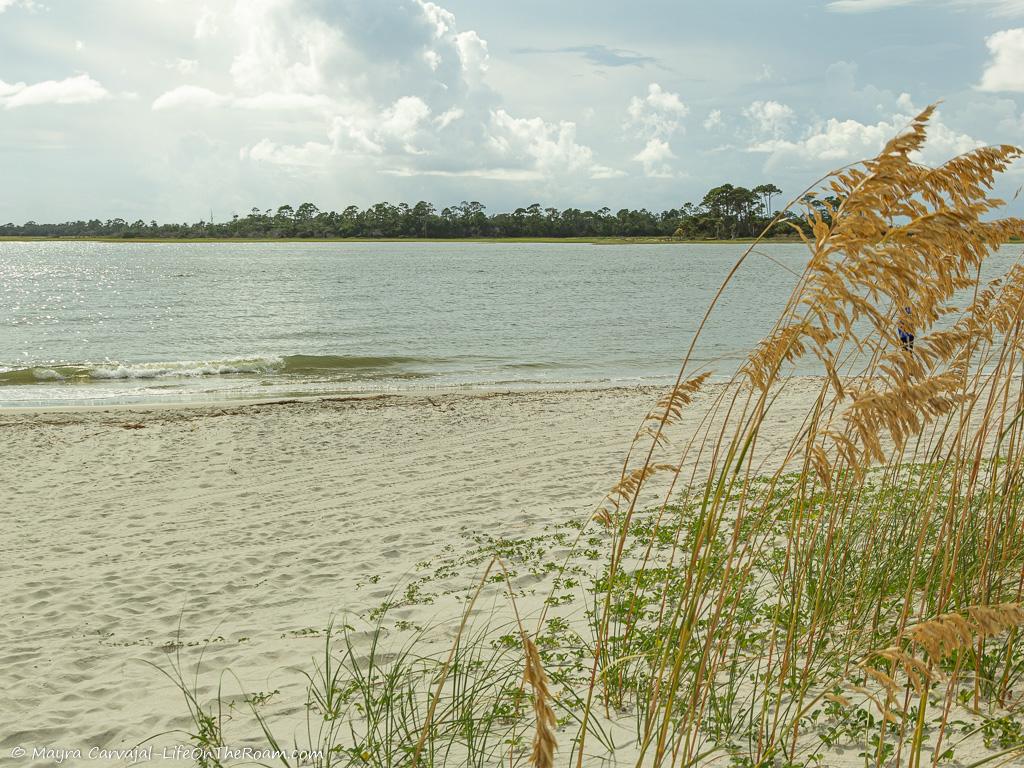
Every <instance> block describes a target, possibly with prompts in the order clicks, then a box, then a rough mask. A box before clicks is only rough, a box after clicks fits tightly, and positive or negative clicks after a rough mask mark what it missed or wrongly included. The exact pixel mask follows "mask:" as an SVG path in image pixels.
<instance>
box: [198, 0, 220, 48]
mask: <svg viewBox="0 0 1024 768" xmlns="http://www.w3.org/2000/svg"><path fill="white" fill-rule="evenodd" d="M219 31H220V17H219V16H218V15H217V12H216V11H214V10H213V9H212V8H208V7H206V6H204V7H203V9H202V10H201V11H200V12H199V17H198V18H197V19H196V26H195V30H194V31H193V33H192V34H193V36H194V37H195V39H196V40H205V39H206V38H208V37H214V36H215V35H216V34H217V33H218V32H219Z"/></svg>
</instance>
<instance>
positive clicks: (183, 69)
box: [164, 59, 199, 75]
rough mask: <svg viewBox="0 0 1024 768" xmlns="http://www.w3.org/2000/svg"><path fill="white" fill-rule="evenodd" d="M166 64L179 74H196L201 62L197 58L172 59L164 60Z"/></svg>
mask: <svg viewBox="0 0 1024 768" xmlns="http://www.w3.org/2000/svg"><path fill="white" fill-rule="evenodd" d="M164 66H165V67H166V68H167V69H173V70H174V71H175V72H177V73H178V74H179V75H194V74H195V73H196V72H198V71H199V62H198V61H196V60H195V59H171V60H169V61H166V62H164Z"/></svg>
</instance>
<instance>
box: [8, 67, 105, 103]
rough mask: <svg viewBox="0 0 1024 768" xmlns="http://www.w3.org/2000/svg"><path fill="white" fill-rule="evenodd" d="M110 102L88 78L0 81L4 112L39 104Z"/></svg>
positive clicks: (100, 89) (85, 76)
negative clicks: (27, 81) (30, 81)
mask: <svg viewBox="0 0 1024 768" xmlns="http://www.w3.org/2000/svg"><path fill="white" fill-rule="evenodd" d="M108 98H110V92H109V91H108V90H107V89H106V88H104V87H103V86H102V85H101V84H100V83H99V82H97V81H96V80H94V79H92V78H91V77H89V75H87V74H84V73H83V74H81V75H75V76H74V77H67V78H65V79H63V80H44V81H43V82H40V83H33V84H32V85H27V84H25V83H5V82H3V81H2V80H0V105H2V106H3V107H4V108H5V109H15V108H17V107H29V106H39V105H42V104H90V103H92V102H96V101H102V100H103V99H108Z"/></svg>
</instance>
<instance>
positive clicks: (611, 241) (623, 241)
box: [0, 236, 800, 245]
mask: <svg viewBox="0 0 1024 768" xmlns="http://www.w3.org/2000/svg"><path fill="white" fill-rule="evenodd" d="M0 242H16V243H34V242H44V243H46V242H83V243H210V244H223V243H582V244H586V245H749V244H750V243H753V242H755V238H736V239H734V240H683V239H680V238H673V237H481V238H465V237H463V238H429V237H399V238H388V237H318V238H300V237H289V238H280V237H269V238H244V237H231V238H215V237H198V238H143V237H138V238H129V237H0ZM767 242H771V243H799V242H800V238H798V237H788V236H780V237H773V238H771V240H769V241H767Z"/></svg>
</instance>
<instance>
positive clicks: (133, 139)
mask: <svg viewBox="0 0 1024 768" xmlns="http://www.w3.org/2000/svg"><path fill="white" fill-rule="evenodd" d="M940 100H941V101H942V106H941V108H940V110H939V113H938V116H937V117H936V118H935V119H934V121H933V125H932V128H931V135H930V139H929V143H928V145H927V146H926V147H925V149H924V151H923V152H922V154H921V157H920V158H919V159H920V160H921V161H922V162H926V163H931V164H938V163H941V162H942V161H944V160H946V159H948V158H949V157H952V156H954V155H956V154H958V153H961V152H965V151H969V150H970V149H972V148H974V147H977V146H981V145H983V144H1000V143H1011V144H1024V0H776V1H775V2H765V1H764V0H718V1H717V2H713V3H712V2H707V0H705V1H704V2H689V1H686V0H634V1H633V2H629V3H623V2H609V1H608V0H517V1H516V2H514V3H513V2H507V0H503V1H501V2H498V1H496V0H495V1H492V0H439V1H438V2H427V1H426V0H237V1H234V0H0V222H7V221H13V222H19V223H20V222H23V221H27V220H35V221H39V222H44V221H63V220H70V219H79V218H83V219H89V218H100V219H108V218H114V217H121V218H125V219H128V220H135V219H138V218H141V219H144V220H146V221H149V220H150V219H156V220H159V221H198V220H203V219H208V218H209V216H210V215H211V213H212V215H213V217H214V219H215V220H218V221H219V220H224V219H226V218H229V217H230V216H231V215H234V214H238V215H244V214H246V213H248V212H249V211H250V209H252V208H253V207H257V208H260V209H267V208H276V207H277V206H279V205H282V204H285V203H289V204H292V205H298V204H299V203H302V202H306V201H309V202H312V203H314V204H316V205H317V206H319V207H320V208H322V209H335V210H341V209H343V208H344V207H345V206H347V205H353V204H354V205H358V206H360V207H363V206H367V205H371V204H373V203H376V202H380V201H383V200H387V201H391V202H400V201H406V202H410V203H413V202H416V201H418V200H427V201H429V202H432V203H434V204H435V205H437V206H439V207H443V206H445V205H451V204H454V203H458V202H460V201H462V200H470V201H474V200H475V201H479V202H481V203H483V204H484V205H485V206H487V210H488V211H490V212H498V211H504V210H513V209H515V208H516V207H519V206H526V205H529V204H530V203H533V202H539V203H541V204H542V205H544V206H549V205H550V206H554V207H557V208H567V207H580V208H591V209H596V208H599V207H601V206H605V205H606V206H608V207H610V208H611V209H612V210H613V211H614V210H618V209H619V208H622V207H630V208H639V207H647V208H651V209H655V210H662V209H666V208H673V207H678V206H679V205H681V204H682V203H684V202H686V201H694V202H699V200H700V198H701V197H702V196H703V194H704V192H705V191H707V190H708V189H709V188H711V187H713V186H716V185H719V184H722V183H726V182H729V183H733V184H742V185H744V186H754V185H757V184H761V183H768V182H771V183H774V184H776V185H777V186H779V187H781V188H782V190H783V191H784V193H785V196H789V195H792V196H796V195H797V194H798V193H799V192H800V191H801V190H802V189H804V188H805V187H806V186H807V185H808V184H810V183H811V182H813V181H814V180H815V179H816V178H818V177H819V176H821V175H822V174H824V173H827V172H828V171H830V170H832V169H835V168H837V167H839V166H842V165H844V164H846V163H849V162H853V161H856V160H859V159H863V158H865V157H869V156H871V155H873V154H874V153H876V152H877V150H878V149H879V148H880V147H881V146H882V144H883V143H884V142H885V140H886V139H888V138H889V137H891V136H892V135H894V134H896V133H898V132H899V131H900V130H901V129H902V128H903V127H904V126H905V125H906V123H907V121H908V120H909V119H910V118H912V117H913V116H914V115H915V114H916V113H917V112H918V111H920V110H921V109H922V108H924V107H925V106H927V105H928V104H930V103H933V102H936V101H940ZM1021 184H1024V163H1019V164H1017V165H1016V166H1014V168H1013V169H1011V171H1010V172H1009V173H1008V174H1007V176H1006V178H1005V179H1004V181H1003V182H1002V183H1001V184H1000V187H999V188H998V191H999V192H1000V193H1001V194H1004V195H1005V196H1007V197H1010V196H1012V195H1013V193H1014V191H1015V190H1016V188H1017V187H1019V186H1020V185H1021ZM1010 207H1011V210H1012V211H1013V212H1015V213H1020V212H1021V208H1022V207H1024V202H1022V201H1020V200H1018V201H1017V202H1013V203H1011V206H1010Z"/></svg>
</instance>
